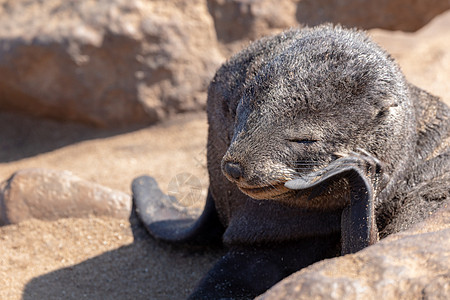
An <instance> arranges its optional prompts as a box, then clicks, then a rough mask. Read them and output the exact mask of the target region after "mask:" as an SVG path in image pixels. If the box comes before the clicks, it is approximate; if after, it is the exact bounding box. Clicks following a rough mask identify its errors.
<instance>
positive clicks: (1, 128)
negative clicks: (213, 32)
mask: <svg viewBox="0 0 450 300" xmlns="http://www.w3.org/2000/svg"><path fill="white" fill-rule="evenodd" d="M449 22H450V14H449V13H447V14H445V15H444V16H443V17H441V18H438V19H436V20H435V21H433V22H432V23H431V24H430V25H429V26H427V27H426V28H424V29H422V30H421V31H419V32H418V33H415V34H405V33H400V32H394V33H393V32H387V31H380V30H373V31H371V33H372V35H373V36H374V38H375V39H376V40H377V41H379V42H380V43H381V44H382V45H383V46H384V47H385V48H387V49H388V50H389V51H390V52H391V53H392V54H393V55H394V57H396V58H397V59H398V61H399V63H400V65H401V67H402V69H403V70H404V72H405V74H406V76H407V78H408V79H409V80H411V81H412V82H414V83H415V84H417V85H419V86H420V87H422V88H425V89H427V90H429V91H431V92H433V93H434V94H436V95H439V96H441V97H443V99H444V100H445V102H446V103H448V104H450V86H449V83H450V70H449V66H450V50H449V49H450V35H449V33H448V30H447V28H450V27H449V26H450V25H449V24H450V23H449ZM206 134H207V124H206V116H205V114H204V113H197V114H186V115H181V116H177V117H175V118H173V119H171V120H170V121H167V122H165V123H164V124H161V125H157V126H153V127H149V128H134V129H128V130H122V131H117V130H106V131H105V130H93V129H92V128H88V127H84V126H82V125H77V124H67V123H57V122H53V121H47V120H39V119H35V118H29V117H25V116H21V115H16V114H8V113H0V140H1V141H2V142H1V144H0V181H3V180H5V179H7V178H8V177H9V176H10V175H11V174H12V173H13V172H15V171H17V170H20V169H23V168H32V167H40V168H51V169H56V170H70V171H72V172H73V173H74V174H76V175H77V176H80V177H82V178H84V179H87V180H90V181H92V182H96V183H100V184H103V185H105V186H108V187H111V188H113V189H117V190H121V191H124V192H127V193H130V188H129V186H130V183H131V180H132V179H133V178H134V177H136V176H139V175H141V174H151V175H153V176H154V177H155V178H156V179H157V180H158V182H159V183H160V185H161V188H162V189H163V190H165V191H167V187H168V185H169V182H170V180H171V179H172V178H174V177H175V176H176V175H177V174H181V173H190V174H192V175H194V176H195V177H197V178H198V179H199V180H200V182H201V185H202V193H203V194H202V195H203V196H204V195H205V194H206V189H207V186H208V178H207V171H206V159H205V155H206V151H205V149H206ZM203 196H202V197H199V199H198V201H197V202H196V203H195V204H194V207H197V208H201V207H202V205H203ZM0 249H1V255H0V299H11V300H13V299H183V298H185V297H186V295H188V294H189V292H190V291H191V290H192V288H193V287H194V286H195V284H196V282H197V281H198V280H199V279H200V278H201V277H202V276H203V275H204V274H205V273H206V272H207V270H208V269H209V268H210V267H211V266H212V265H213V263H214V261H215V260H217V259H218V258H219V257H220V256H221V255H222V254H223V253H224V252H223V250H220V249H192V248H189V249H186V248H177V247H172V246H169V245H166V244H163V243H159V242H157V241H155V240H153V239H151V238H150V237H149V236H148V235H147V234H146V232H145V231H144V230H143V229H142V227H141V226H140V224H139V223H138V222H137V220H136V219H135V218H134V216H133V217H131V218H130V220H117V219H112V218H87V219H61V220H58V221H54V222H45V221H39V220H29V221H25V222H23V223H21V224H16V225H9V226H4V227H1V228H0Z"/></svg>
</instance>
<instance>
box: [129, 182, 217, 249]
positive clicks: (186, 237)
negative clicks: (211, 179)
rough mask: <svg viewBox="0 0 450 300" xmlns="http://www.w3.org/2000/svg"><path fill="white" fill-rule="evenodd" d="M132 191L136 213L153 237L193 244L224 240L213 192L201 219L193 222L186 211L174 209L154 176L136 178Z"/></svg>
mask: <svg viewBox="0 0 450 300" xmlns="http://www.w3.org/2000/svg"><path fill="white" fill-rule="evenodd" d="M131 189H132V192H133V201H134V204H135V207H136V212H137V213H138V216H139V218H140V219H141V220H142V222H143V223H144V225H145V227H146V229H147V231H148V232H149V233H150V234H151V235H152V236H153V237H155V238H157V239H159V240H163V241H167V242H174V243H192V244H206V243H212V242H219V241H220V240H221V237H222V234H223V232H224V228H223V226H222V224H221V223H220V221H219V217H218V215H217V212H216V208H215V204H214V200H213V199H212V196H211V195H210V193H208V197H207V200H206V204H205V208H204V211H203V213H202V214H201V215H200V217H199V218H198V219H194V218H193V217H191V216H190V214H189V213H188V211H187V209H185V210H181V209H178V208H177V207H175V206H174V205H173V201H171V199H170V197H169V196H167V195H165V194H163V192H162V191H161V190H160V189H159V187H158V184H157V182H156V180H155V179H154V178H152V177H149V176H141V177H138V178H136V179H134V180H133V183H132V186H131Z"/></svg>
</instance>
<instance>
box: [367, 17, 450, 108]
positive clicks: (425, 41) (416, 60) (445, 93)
mask: <svg viewBox="0 0 450 300" xmlns="http://www.w3.org/2000/svg"><path fill="white" fill-rule="evenodd" d="M449 28H450V10H449V11H447V12H445V13H443V14H441V15H439V16H437V17H436V18H434V19H433V20H432V21H431V22H430V23H428V24H427V25H426V26H424V27H423V28H421V29H420V30H418V31H417V32H414V33H405V32H390V31H386V30H380V29H373V30H370V35H371V36H372V37H373V39H374V40H375V41H376V42H377V43H379V44H380V45H381V46H382V47H383V48H384V49H386V50H387V51H388V52H389V53H390V54H391V55H392V56H393V57H394V58H395V59H396V60H397V62H398V63H399V64H400V66H401V68H402V71H403V73H404V74H405V76H406V78H407V79H408V81H410V82H411V83H413V84H415V85H417V86H419V87H422V88H424V89H425V90H426V91H427V92H431V93H432V94H435V95H437V96H439V97H441V98H442V99H443V100H444V101H445V102H446V103H447V105H450V81H449V80H448V78H450V50H449V49H450V31H449V30H448V29H449Z"/></svg>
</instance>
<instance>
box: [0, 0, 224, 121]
mask: <svg viewBox="0 0 450 300" xmlns="http://www.w3.org/2000/svg"><path fill="white" fill-rule="evenodd" d="M0 16H1V18H0V108H4V109H9V110H15V111H21V112H23V113H27V114H30V115H35V116H41V117H42V116H43V117H51V118H54V119H60V120H72V121H77V122H82V123H89V124H91V125H97V126H102V127H120V126H127V125H130V124H141V125H142V124H144V125H148V124H151V123H155V122H158V121H160V120H161V119H165V118H166V117H167V115H170V114H172V113H177V112H185V111H192V110H196V111H199V110H201V109H202V108H204V106H205V100H206V94H205V91H206V88H207V86H208V82H209V80H210V79H211V77H212V76H213V74H214V72H215V70H216V68H217V67H218V66H219V64H220V63H221V61H222V60H223V57H222V56H221V55H220V53H219V52H218V50H217V46H216V37H215V34H214V30H213V21H212V19H211V17H210V16H209V14H208V10H207V7H206V3H205V2H204V1H201V0H195V1H189V2H185V1H179V0H170V1H141V0H133V1H123V0H114V1H105V0H102V1H92V0H84V1H73V0H69V1H61V0H50V1H23V0H18V1H5V0H2V1H0Z"/></svg>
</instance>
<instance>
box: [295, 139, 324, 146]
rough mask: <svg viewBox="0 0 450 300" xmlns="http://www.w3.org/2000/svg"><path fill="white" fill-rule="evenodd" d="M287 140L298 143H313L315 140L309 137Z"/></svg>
mask: <svg viewBox="0 0 450 300" xmlns="http://www.w3.org/2000/svg"><path fill="white" fill-rule="evenodd" d="M289 142H293V143H298V144H306V145H307V144H314V143H315V142H317V140H312V139H311V140H310V139H289Z"/></svg>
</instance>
